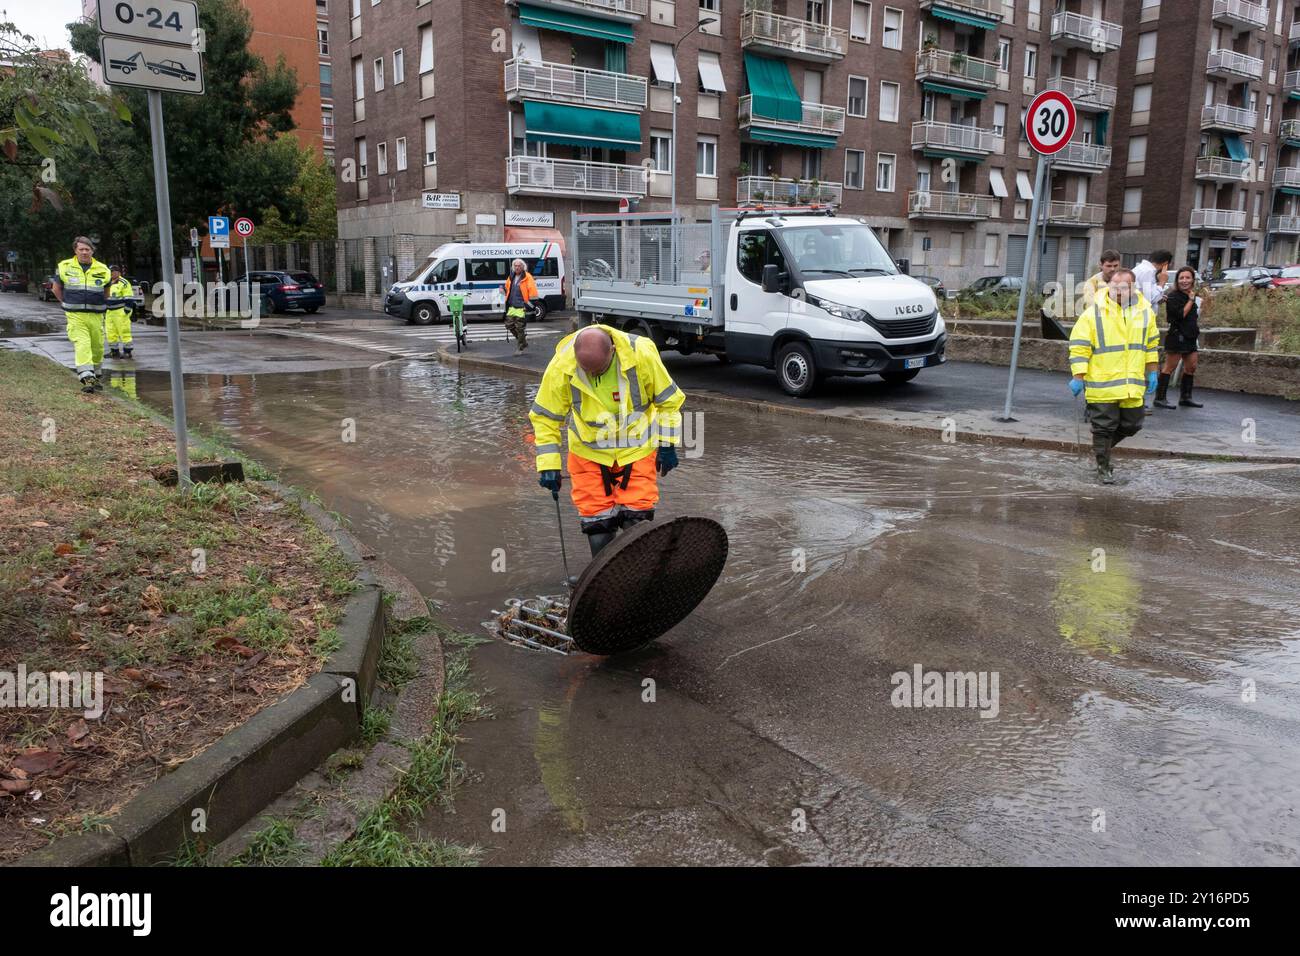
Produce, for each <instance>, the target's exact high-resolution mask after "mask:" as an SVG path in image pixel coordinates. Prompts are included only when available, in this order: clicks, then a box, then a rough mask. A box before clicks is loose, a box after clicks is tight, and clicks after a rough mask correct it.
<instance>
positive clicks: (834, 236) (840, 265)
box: [781, 224, 898, 276]
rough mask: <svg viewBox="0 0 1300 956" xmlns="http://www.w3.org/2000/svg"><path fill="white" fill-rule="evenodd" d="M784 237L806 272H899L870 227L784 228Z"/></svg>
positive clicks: (797, 265) (833, 273) (799, 266)
mask: <svg viewBox="0 0 1300 956" xmlns="http://www.w3.org/2000/svg"><path fill="white" fill-rule="evenodd" d="M781 239H782V240H783V241H784V242H785V244H786V246H787V247H788V248H789V250H790V255H791V257H792V258H793V259H794V262H795V266H796V267H797V268H798V270H799V271H800V272H802V273H813V274H816V273H824V274H827V275H840V276H863V275H893V274H894V273H896V272H897V271H898V267H897V266H895V265H894V260H893V259H892V258H890V256H889V253H888V252H886V251H885V249H884V247H883V246H881V245H880V240H879V239H877V238H876V234H875V233H874V232H872V231H871V228H870V227H869V226H864V225H832V224H826V225H816V226H793V227H789V228H786V229H782V230H781Z"/></svg>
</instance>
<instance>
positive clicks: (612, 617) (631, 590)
mask: <svg viewBox="0 0 1300 956" xmlns="http://www.w3.org/2000/svg"><path fill="white" fill-rule="evenodd" d="M726 563H727V532H726V531H725V530H724V529H723V527H722V525H720V524H718V522H716V521H713V520H711V519H709V518H696V517H690V516H683V517H680V518H674V519H673V520H672V521H665V522H642V523H641V524H638V525H637V526H636V527H635V528H633V529H632V530H631V531H625V532H623V533H622V534H620V535H619V536H618V537H617V538H615V539H614V541H613V542H612V543H611V544H610V545H609V546H608V547H606V548H605V550H603V551H602V552H601V553H600V554H599V555H597V556H596V558H595V560H593V561H592V562H591V564H589V565H587V568H586V570H584V571H583V572H582V575H581V577H579V578H578V583H577V585H576V586H575V587H574V590H573V598H572V600H571V601H570V602H569V617H568V621H567V624H568V628H567V630H568V634H569V636H570V637H571V638H572V639H573V643H574V644H576V645H577V646H578V648H579V649H580V650H583V651H586V652H587V653H588V654H618V653H621V652H623V651H630V650H634V649H635V648H638V647H641V646H642V645H643V644H647V643H649V642H650V641H653V640H654V639H655V638H656V637H659V636H660V635H661V634H665V633H667V632H668V631H670V630H672V628H673V627H674V626H676V625H677V623H678V622H680V621H681V620H682V619H684V618H685V617H686V616H687V615H688V614H690V613H691V612H692V611H694V610H695V608H696V606H697V605H699V603H700V602H701V601H703V600H704V598H705V596H706V595H707V594H708V593H709V591H711V590H712V589H713V585H714V584H715V583H716V582H717V580H718V576H719V575H720V574H722V568H723V566H724V565H725V564H726Z"/></svg>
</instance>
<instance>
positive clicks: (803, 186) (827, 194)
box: [736, 176, 844, 206]
mask: <svg viewBox="0 0 1300 956" xmlns="http://www.w3.org/2000/svg"><path fill="white" fill-rule="evenodd" d="M843 200H844V186H843V184H841V183H823V182H818V183H812V182H807V181H805V182H788V181H785V180H781V179H776V178H774V177H772V176H741V177H739V178H738V179H737V180H736V205H737V206H752V205H754V204H755V203H762V204H763V205H765V206H810V205H813V204H824V205H834V206H838V205H839V204H840V203H841V202H843Z"/></svg>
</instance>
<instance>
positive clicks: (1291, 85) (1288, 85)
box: [1282, 70, 1300, 96]
mask: <svg viewBox="0 0 1300 956" xmlns="http://www.w3.org/2000/svg"><path fill="white" fill-rule="evenodd" d="M1282 93H1283V94H1284V95H1286V96H1290V95H1291V94H1292V93H1300V70H1291V71H1290V72H1289V73H1287V74H1285V75H1284V76H1283V77H1282Z"/></svg>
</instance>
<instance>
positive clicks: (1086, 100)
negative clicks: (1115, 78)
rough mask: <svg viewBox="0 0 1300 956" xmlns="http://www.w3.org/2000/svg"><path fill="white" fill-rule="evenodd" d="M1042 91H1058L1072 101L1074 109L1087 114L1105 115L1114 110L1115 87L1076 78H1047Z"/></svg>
mask: <svg viewBox="0 0 1300 956" xmlns="http://www.w3.org/2000/svg"><path fill="white" fill-rule="evenodd" d="M1043 89H1047V90H1060V91H1061V92H1062V93H1064V94H1065V95H1066V96H1068V97H1069V98H1070V99H1072V100H1073V101H1074V105H1075V107H1076V108H1078V109H1079V110H1081V111H1084V112H1087V113H1105V112H1106V111H1108V110H1112V109H1114V108H1115V94H1116V90H1115V87H1113V86H1107V85H1106V84H1105V83H1098V82H1097V81H1096V80H1085V79H1083V78H1082V77H1078V76H1049V77H1048V78H1047V84H1046V85H1045V86H1044V87H1043Z"/></svg>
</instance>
